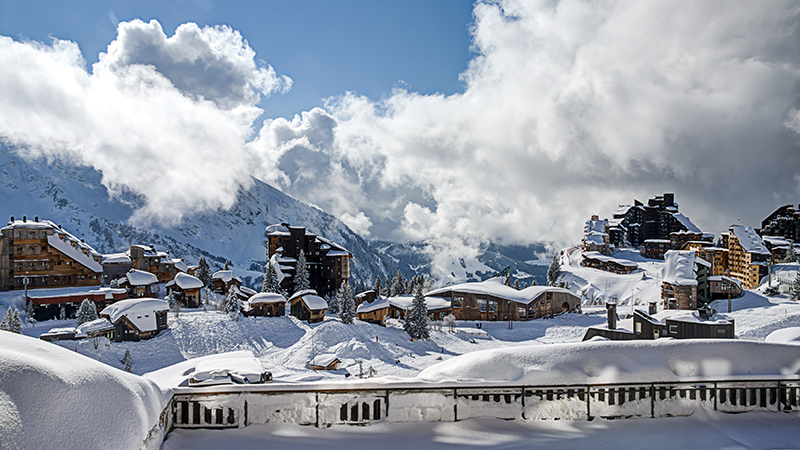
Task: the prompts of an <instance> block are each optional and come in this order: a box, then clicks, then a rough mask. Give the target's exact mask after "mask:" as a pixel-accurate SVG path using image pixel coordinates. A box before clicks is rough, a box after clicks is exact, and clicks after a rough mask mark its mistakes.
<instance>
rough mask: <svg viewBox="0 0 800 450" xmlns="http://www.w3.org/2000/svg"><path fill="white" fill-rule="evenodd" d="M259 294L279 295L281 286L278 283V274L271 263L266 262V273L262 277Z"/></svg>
mask: <svg viewBox="0 0 800 450" xmlns="http://www.w3.org/2000/svg"><path fill="white" fill-rule="evenodd" d="M261 292H272V293H275V294H280V293H281V284H280V282H278V272H277V271H276V270H275V266H273V265H272V263H271V262H267V271H266V274H265V275H264V285H263V286H261Z"/></svg>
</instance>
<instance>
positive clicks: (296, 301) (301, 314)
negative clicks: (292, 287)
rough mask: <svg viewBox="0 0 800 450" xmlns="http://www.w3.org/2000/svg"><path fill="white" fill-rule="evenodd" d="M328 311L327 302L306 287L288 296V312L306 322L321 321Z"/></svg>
mask: <svg viewBox="0 0 800 450" xmlns="http://www.w3.org/2000/svg"><path fill="white" fill-rule="evenodd" d="M327 311H328V302H326V301H325V299H323V298H322V297H320V296H318V295H317V291H315V290H313V289H308V290H305V291H300V292H297V293H295V294H294V295H293V296H291V297H290V298H289V314H291V315H292V316H294V317H297V318H298V319H300V320H305V321H306V322H308V323H316V322H321V321H322V320H324V319H325V313H326V312H327Z"/></svg>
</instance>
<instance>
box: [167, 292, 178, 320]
mask: <svg viewBox="0 0 800 450" xmlns="http://www.w3.org/2000/svg"><path fill="white" fill-rule="evenodd" d="M166 300H167V304H169V309H170V310H172V314H173V315H174V316H175V318H176V319H177V318H178V316H180V315H181V305H180V303H178V299H177V298H176V297H175V293H174V292H170V293H169V294H167V298H166Z"/></svg>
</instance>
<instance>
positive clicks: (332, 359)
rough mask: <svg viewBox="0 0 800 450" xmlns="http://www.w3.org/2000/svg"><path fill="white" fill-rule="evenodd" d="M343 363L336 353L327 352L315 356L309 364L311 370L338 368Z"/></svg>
mask: <svg viewBox="0 0 800 450" xmlns="http://www.w3.org/2000/svg"><path fill="white" fill-rule="evenodd" d="M341 363H342V362H341V361H340V360H339V358H337V357H336V355H332V354H330V353H326V354H323V355H317V356H315V357H314V359H312V360H311V362H310V363H308V366H309V368H310V369H311V370H337V369H339V364H341Z"/></svg>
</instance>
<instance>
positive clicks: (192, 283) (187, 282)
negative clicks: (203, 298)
mask: <svg viewBox="0 0 800 450" xmlns="http://www.w3.org/2000/svg"><path fill="white" fill-rule="evenodd" d="M166 288H167V293H171V294H173V295H174V296H175V300H177V301H178V303H180V304H181V305H182V306H184V307H186V308H198V307H200V291H201V290H202V289H203V282H202V281H200V280H199V279H197V278H195V277H193V276H191V275H189V274H185V273H178V274H177V275H175V279H174V280H172V281H170V282H169V283H167V286H166Z"/></svg>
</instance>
